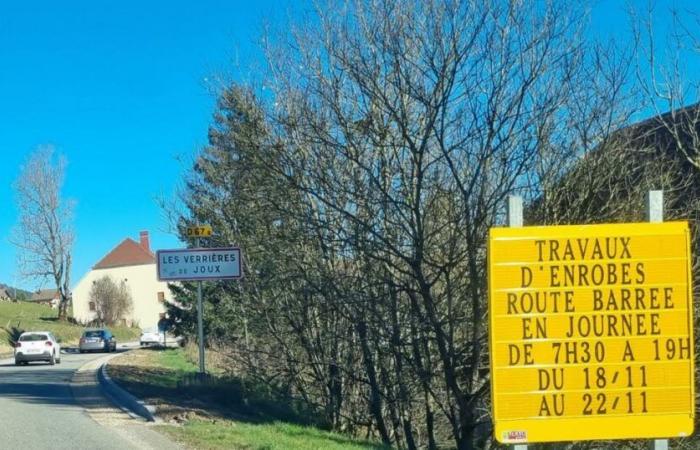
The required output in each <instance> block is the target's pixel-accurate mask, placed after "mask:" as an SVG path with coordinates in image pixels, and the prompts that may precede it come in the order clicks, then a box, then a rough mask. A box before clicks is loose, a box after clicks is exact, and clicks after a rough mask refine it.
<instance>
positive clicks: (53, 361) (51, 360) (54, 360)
mask: <svg viewBox="0 0 700 450" xmlns="http://www.w3.org/2000/svg"><path fill="white" fill-rule="evenodd" d="M49 364H50V365H52V366H53V365H54V364H56V354H55V353H51V358H50V359H49Z"/></svg>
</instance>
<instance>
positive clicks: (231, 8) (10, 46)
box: [0, 0, 289, 288]
mask: <svg viewBox="0 0 700 450" xmlns="http://www.w3.org/2000/svg"><path fill="white" fill-rule="evenodd" d="M288 11H289V3H288V2H282V1H274V0H264V1H260V0H257V1H255V2H250V1H196V2H193V1H183V0H179V1H172V0H169V1H150V0H149V1H135V0H127V1H124V0H121V1H118V2H117V1H109V2H108V1H105V2H102V1H100V2H95V1H85V0H83V1H65V2H63V1H62V2H57V1H32V2H0V155H1V156H2V163H1V164H0V211H1V213H0V282H4V283H10V284H18V285H19V286H21V287H31V288H34V287H37V286H36V285H35V284H34V283H33V282H30V281H26V280H21V279H20V278H19V277H18V276H17V275H18V274H17V273H16V270H15V261H16V255H15V249H14V248H13V246H12V245H11V244H10V243H9V242H8V236H9V233H10V230H11V229H12V227H13V226H14V224H15V223H16V220H17V211H16V210H15V205H14V198H13V192H12V189H11V183H12V181H13V180H14V179H15V178H16V177H17V174H18V173H19V169H20V166H21V164H22V162H23V161H24V160H25V159H26V157H27V155H28V154H29V153H31V152H32V151H33V150H34V149H35V148H36V147H37V146H39V145H43V144H51V145H53V146H55V148H56V149H57V150H58V151H60V152H61V153H62V154H64V155H65V156H66V158H67V159H68V170H67V177H66V185H65V195H66V196H67V197H70V198H73V199H74V200H75V201H76V202H77V207H76V211H75V229H76V234H77V241H76V245H75V249H74V260H75V262H74V270H73V276H72V278H73V282H74V283H75V282H77V281H78V279H79V278H80V277H81V276H82V275H83V274H84V273H85V272H86V271H87V270H89V268H90V267H91V266H92V265H93V264H94V263H95V262H97V260H99V259H100V258H101V257H102V256H103V255H104V254H106V253H107V252H108V251H109V250H111V249H112V248H113V247H114V246H115V245H116V244H118V243H119V242H120V241H121V240H122V239H124V238H125V237H132V238H135V239H137V238H138V233H139V231H140V230H149V231H150V232H151V236H152V237H151V242H152V246H153V247H154V248H170V247H179V246H181V244H180V243H178V241H177V239H176V238H175V237H174V236H172V235H169V234H167V233H165V232H164V230H165V223H164V220H163V217H162V214H161V211H160V209H159V207H158V206H157V204H156V202H155V198H156V197H158V196H160V195H164V196H166V197H169V196H172V194H173V192H174V189H175V186H176V184H177V183H178V181H179V179H180V178H181V175H182V173H183V171H184V170H185V168H186V163H187V161H189V160H190V158H191V156H192V155H193V154H194V153H195V152H196V150H197V149H199V148H201V147H202V146H203V145H204V144H205V143H206V136H207V126H208V124H209V123H210V117H211V113H212V110H213V106H214V101H215V98H214V96H213V95H212V94H211V88H210V86H211V84H212V82H211V80H213V79H216V78H217V76H219V75H220V74H227V75H228V76H229V77H236V76H237V67H238V66H239V63H241V62H242V61H247V60H249V59H250V58H252V57H255V52H256V51H257V49H256V41H257V40H258V39H259V36H260V30H261V27H262V25H263V23H264V20H265V19H266V18H268V17H270V16H271V15H275V14H276V15H280V14H282V15H285V14H286V13H287V12H288ZM245 64H247V62H246V63H245ZM207 80H210V81H207ZM177 158H181V159H182V161H183V162H178V160H177Z"/></svg>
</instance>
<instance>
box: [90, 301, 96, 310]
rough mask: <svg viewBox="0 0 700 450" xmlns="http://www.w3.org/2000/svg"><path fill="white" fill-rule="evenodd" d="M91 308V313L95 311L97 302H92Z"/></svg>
mask: <svg viewBox="0 0 700 450" xmlns="http://www.w3.org/2000/svg"><path fill="white" fill-rule="evenodd" d="M89 307H90V311H94V310H95V302H90V304H89Z"/></svg>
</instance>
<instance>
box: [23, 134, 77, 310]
mask: <svg viewBox="0 0 700 450" xmlns="http://www.w3.org/2000/svg"><path fill="white" fill-rule="evenodd" d="M65 169H66V159H65V158H64V157H62V156H60V155H55V153H54V150H53V148H52V147H48V146H47V147H40V148H39V149H37V150H36V151H35V152H34V153H33V154H32V155H30V157H29V159H27V161H26V163H25V164H24V166H23V167H22V170H21V172H20V175H19V177H18V178H17V180H16V181H15V183H14V189H15V194H16V201H17V209H18V210H19V219H18V225H17V227H16V228H15V230H14V233H13V237H12V239H11V240H12V243H13V244H14V245H15V246H17V248H18V249H19V255H18V263H19V270H20V273H21V274H22V276H24V277H26V278H29V279H33V280H37V281H39V282H45V281H51V282H53V284H54V285H55V287H56V290H57V291H58V293H59V296H60V303H59V306H58V318H59V320H66V319H67V318H68V306H69V305H70V302H71V291H70V270H71V252H72V248H73V239H74V234H73V228H72V224H71V222H72V205H71V202H69V201H66V200H65V199H62V198H61V188H62V186H63V181H64V178H65Z"/></svg>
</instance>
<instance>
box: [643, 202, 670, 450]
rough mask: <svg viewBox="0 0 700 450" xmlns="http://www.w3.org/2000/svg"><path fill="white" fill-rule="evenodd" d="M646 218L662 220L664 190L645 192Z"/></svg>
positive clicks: (661, 448)
mask: <svg viewBox="0 0 700 450" xmlns="http://www.w3.org/2000/svg"><path fill="white" fill-rule="evenodd" d="M647 220H648V221H649V222H654V223H658V222H663V221H664V191H649V193H648V194H647ZM648 447H649V449H650V450H668V439H654V440H653V441H649V444H648Z"/></svg>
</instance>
